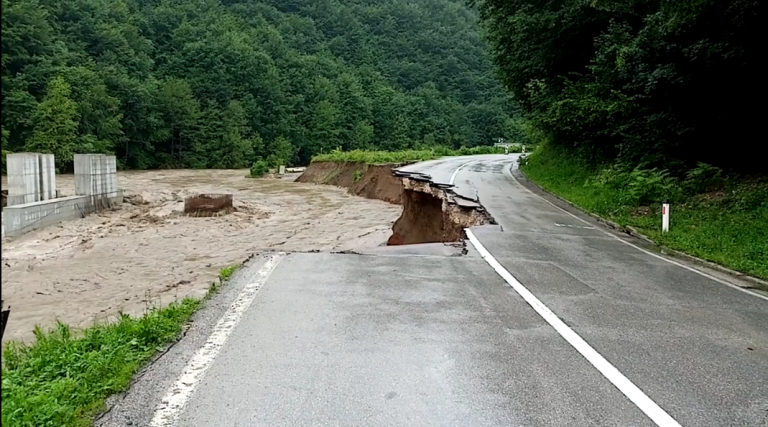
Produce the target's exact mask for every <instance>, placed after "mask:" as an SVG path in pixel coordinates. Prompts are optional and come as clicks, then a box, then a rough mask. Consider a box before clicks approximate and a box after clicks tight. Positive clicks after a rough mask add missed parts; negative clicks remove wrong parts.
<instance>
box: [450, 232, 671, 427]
mask: <svg viewBox="0 0 768 427" xmlns="http://www.w3.org/2000/svg"><path fill="white" fill-rule="evenodd" d="M465 231H466V233H467V237H468V238H469V241H470V242H472V245H473V246H474V247H475V249H477V252H478V253H480V256H481V257H483V259H484V260H485V262H487V263H488V265H490V266H491V268H493V269H494V270H495V271H496V273H497V274H498V275H499V276H501V278H502V279H504V281H506V282H507V283H508V284H509V286H511V287H512V289H514V290H515V292H517V293H518V294H519V295H520V296H521V297H523V299H524V300H525V301H526V302H527V303H528V304H529V305H530V306H531V307H533V309H534V310H535V311H536V313H538V314H539V316H541V317H542V318H543V319H544V320H545V321H546V322H547V323H549V324H550V326H552V327H553V328H554V329H555V330H556V331H557V332H558V333H559V334H560V336H561V337H563V338H564V339H565V340H566V341H567V342H568V344H570V345H571V346H573V348H575V349H576V351H578V352H579V353H580V354H581V355H582V356H584V358H585V359H587V361H588V362H589V363H591V364H592V366H594V367H595V368H596V369H597V370H598V371H600V373H601V374H603V376H604V377H605V378H606V379H608V381H610V382H611V384H613V385H614V386H615V387H616V388H617V389H619V391H621V392H622V393H624V395H625V396H627V398H628V399H629V400H631V401H632V403H634V404H635V406H637V407H638V408H639V409H640V410H641V411H643V412H644V413H645V415H647V416H648V418H650V419H651V420H653V422H654V423H656V425H658V426H663V427H680V424H679V423H678V422H677V421H675V419H674V418H672V417H671V416H670V415H669V414H668V413H666V412H665V411H664V410H663V409H661V407H660V406H659V405H657V404H656V402H654V401H653V400H651V398H650V397H648V396H647V395H646V394H645V393H643V391H642V390H640V388H638V387H637V386H636V385H635V384H633V383H632V381H630V380H629V379H628V378H627V377H625V376H624V374H622V373H621V372H619V370H618V369H616V368H615V367H614V366H613V365H611V363H610V362H608V361H607V360H606V359H605V358H604V357H603V356H602V355H601V354H600V353H598V352H597V351H596V350H595V349H594V348H592V346H590V345H589V344H588V343H587V342H586V341H584V339H583V338H581V336H579V335H578V334H577V333H576V332H575V331H574V330H573V329H571V328H569V327H568V325H566V324H565V323H564V322H563V321H562V320H560V318H559V317H557V315H556V314H555V313H553V312H552V311H551V310H550V309H549V308H548V307H547V306H546V305H544V303H542V302H541V301H540V300H539V299H538V298H536V296H534V295H533V293H531V291H529V290H528V289H527V288H526V287H525V286H523V284H522V283H520V282H519V281H518V280H517V279H515V277H514V276H512V274H510V273H509V271H507V270H506V269H505V268H504V267H503V266H502V265H501V264H499V262H498V261H496V258H494V257H493V255H491V253H490V252H488V250H487V249H485V247H484V246H483V244H482V243H480V241H479V240H478V239H477V237H476V236H475V235H474V233H472V231H471V230H470V229H468V228H467V229H465Z"/></svg>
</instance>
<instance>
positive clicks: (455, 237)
mask: <svg viewBox="0 0 768 427" xmlns="http://www.w3.org/2000/svg"><path fill="white" fill-rule="evenodd" d="M397 166H399V165H365V164H359V163H335V162H321V163H312V164H311V165H310V166H309V167H308V168H307V170H306V172H304V174H302V175H301V176H300V177H299V179H298V180H299V181H301V182H313V183H316V184H328V185H335V186H339V187H343V188H347V189H348V191H349V193H350V194H354V195H358V196H362V197H367V198H371V199H379V200H384V201H386V202H389V203H397V204H402V206H403V213H402V215H401V216H400V218H398V220H397V221H396V222H395V223H394V225H393V227H392V235H391V236H390V237H389V239H388V240H387V244H388V245H411V244H418V243H438V242H446V243H447V242H457V241H461V240H462V239H463V238H464V229H465V228H467V227H474V226H478V225H485V224H491V223H493V218H491V217H490V215H488V213H487V212H486V211H485V210H484V209H483V208H482V207H481V206H480V205H479V203H471V202H469V203H466V204H465V205H462V204H461V203H457V200H456V198H455V197H454V196H453V195H452V194H451V193H450V191H446V190H442V189H438V188H434V187H432V186H430V185H429V183H426V182H421V181H416V180H413V179H408V178H403V179H401V178H398V177H395V176H394V175H393V174H392V169H393V168H396V167H397Z"/></svg>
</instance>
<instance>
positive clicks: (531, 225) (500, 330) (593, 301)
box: [96, 155, 768, 427]
mask: <svg viewBox="0 0 768 427" xmlns="http://www.w3.org/2000/svg"><path fill="white" fill-rule="evenodd" d="M516 158H517V156H514V155H509V156H504V155H500V156H473V157H459V158H449V159H441V160H437V161H432V162H424V163H420V164H416V165H410V166H408V167H407V168H403V171H402V172H404V173H417V174H419V175H420V176H422V177H428V179H430V180H431V181H432V182H434V183H435V184H436V185H441V186H444V187H445V186H450V185H451V184H453V187H452V191H454V192H455V193H456V194H458V195H460V196H462V197H464V198H469V199H476V200H479V202H480V203H481V204H482V205H483V206H484V207H485V208H486V210H488V212H489V213H490V214H491V215H492V216H493V217H494V218H495V220H496V222H497V223H498V226H484V227H477V228H474V229H473V230H472V232H473V233H474V235H475V236H476V237H477V238H478V240H479V241H480V242H481V243H482V245H483V246H484V247H485V248H486V249H487V250H488V251H489V252H490V253H491V254H492V255H493V257H495V258H496V260H497V261H498V262H499V263H500V264H501V265H502V266H503V268H505V269H506V270H507V271H508V272H509V273H511V274H512V275H513V276H514V277H515V278H516V279H517V280H518V281H519V282H520V283H521V284H522V285H524V286H525V287H526V288H527V289H528V290H530V292H532V293H533V295H535V297H536V298H538V299H539V300H540V301H541V302H542V303H543V304H545V305H546V306H547V307H548V308H549V309H550V310H551V311H552V312H553V313H554V314H555V315H556V316H557V317H558V318H559V319H560V320H562V321H563V322H565V324H567V325H568V327H570V328H571V329H572V330H573V331H574V332H575V333H576V334H578V335H579V336H580V337H581V338H583V339H584V340H585V341H586V342H587V343H588V344H589V345H590V346H591V347H592V348H594V350H595V351H597V352H598V353H599V354H600V355H602V356H603V357H604V358H605V359H606V360H607V361H608V362H610V363H611V364H612V365H613V366H615V368H616V369H617V370H618V371H620V372H621V373H622V374H624V376H626V378H627V379H629V380H630V381H631V382H632V383H634V384H635V385H636V386H637V387H639V388H640V389H641V390H642V391H643V392H644V393H645V394H646V395H647V396H648V397H649V398H650V399H651V400H652V401H653V402H655V403H656V404H657V405H658V406H660V407H661V408H662V409H663V410H664V411H666V412H667V413H668V414H669V415H670V416H672V417H673V418H674V419H675V420H676V421H677V422H678V423H679V424H680V425H683V426H768V301H767V300H766V299H765V298H764V297H761V296H755V295H752V294H749V293H747V292H744V291H742V290H739V289H736V288H735V287H733V286H736V287H738V286H739V285H741V284H740V283H739V282H738V281H737V279H735V278H729V277H725V276H723V275H719V274H717V273H715V272H712V271H708V270H706V269H703V267H698V266H691V265H688V264H684V263H683V262H682V261H679V260H672V261H673V262H670V261H669V260H667V259H665V258H663V257H660V256H658V255H657V254H655V253H653V252H652V251H648V250H644V249H642V248H638V247H636V246H633V244H639V243H638V242H636V241H635V240H634V239H632V238H630V237H628V236H624V235H620V234H616V233H614V232H612V231H610V230H606V229H604V228H603V227H602V226H601V225H599V224H598V223H596V222H594V221H593V220H592V219H591V218H589V217H585V216H584V215H581V214H579V213H578V212H574V211H571V213H570V214H569V213H567V212H565V211H563V210H561V209H559V208H558V207H556V205H558V202H557V201H556V200H554V199H552V198H548V197H546V196H543V195H541V194H537V191H536V190H535V189H532V188H531V187H529V186H527V185H526V184H525V182H524V180H518V179H516V178H515V177H514V176H513V175H514V174H515V172H514V171H512V172H511V170H513V169H514V168H515V159H516ZM459 168H460V169H459ZM457 169H458V172H456V171H457ZM452 180H453V183H451V181H452ZM558 206H559V205H558ZM269 256H270V255H269V254H261V255H258V256H256V257H254V258H253V259H251V260H250V261H249V262H248V263H246V264H245V266H244V268H243V269H241V270H240V271H239V272H238V273H237V274H236V276H235V277H234V278H233V279H232V281H231V282H230V283H229V285H228V286H225V287H224V288H223V290H222V291H221V293H219V294H218V295H216V296H215V297H214V298H213V300H212V301H211V303H210V304H209V306H208V307H207V308H206V309H204V310H202V311H201V312H199V313H198V314H197V315H196V317H195V322H194V323H193V326H192V327H191V328H190V330H189V331H188V332H187V336H186V337H185V338H184V339H183V340H182V341H181V342H180V343H179V344H177V345H176V346H174V347H173V348H171V349H170V350H169V351H168V352H167V353H166V354H165V355H164V356H163V357H162V358H161V359H160V360H158V361H157V362H156V363H154V364H153V365H151V366H150V367H148V368H147V369H146V370H145V371H144V372H143V373H142V375H141V376H140V378H139V379H138V380H137V381H136V383H135V384H134V386H133V387H132V388H131V390H130V391H129V392H128V393H126V394H125V395H123V396H119V397H116V398H115V399H113V402H112V403H113V404H112V409H111V410H110V411H109V412H108V413H107V414H105V416H104V417H102V418H101V419H100V420H99V421H98V422H97V424H96V425H99V426H124V425H142V426H143V425H147V426H149V425H152V424H151V420H152V417H153V414H154V412H155V408H156V407H157V405H158V403H159V402H160V400H161V399H162V397H163V396H164V395H167V393H168V390H169V387H171V386H172V385H173V384H174V382H175V381H176V380H177V378H178V377H179V375H180V374H181V372H182V371H183V370H184V367H185V365H186V364H187V362H188V361H189V360H190V358H192V357H193V355H194V354H195V352H197V351H198V349H199V348H200V347H201V346H202V345H203V343H205V342H206V340H208V337H209V335H210V334H211V331H213V329H214V325H215V323H216V321H217V319H218V318H220V317H221V316H222V314H223V313H224V312H225V311H227V309H228V307H229V306H230V304H231V303H232V301H234V300H235V299H236V298H238V295H239V294H240V292H241V290H242V289H244V288H247V287H248V286H249V283H252V282H253V277H254V275H256V274H257V272H258V271H260V269H261V268H262V266H263V265H264V263H265V262H266V260H267V259H268V257H269ZM702 273H703V274H702ZM726 282H727V283H730V284H731V285H733V286H729V285H728V284H727V283H726ZM175 424H176V425H179V426H217V427H218V426H275V427H279V426H372V427H375V426H462V427H464V426H466V427H472V426H494V427H495V426H622V427H627V426H653V425H656V424H655V423H654V422H653V421H651V419H650V418H648V417H647V416H646V415H645V414H644V413H643V411H642V410H641V409H640V408H639V407H638V406H637V405H635V404H634V403H633V402H632V401H630V399H628V398H627V397H626V396H625V395H624V394H622V392H620V391H619V390H618V389H617V388H616V387H615V386H614V385H613V384H612V383H611V382H610V381H609V379H607V377H605V376H604V375H603V374H601V373H600V372H599V371H598V370H597V369H595V367H594V366H593V365H592V364H590V363H589V362H588V361H587V360H586V359H585V358H584V357H583V356H582V354H580V353H579V352H578V351H577V350H576V349H574V347H573V346H571V345H570V344H569V343H568V342H567V341H566V339H564V338H563V336H562V335H561V334H560V333H558V331H556V330H555V329H554V328H553V327H551V326H550V324H548V323H547V322H545V321H544V319H543V318H542V317H541V316H540V315H539V314H537V312H536V311H534V310H533V308H532V307H531V306H530V305H529V304H528V303H527V302H526V301H525V300H524V299H523V298H522V297H521V296H520V295H519V294H518V293H517V292H515V290H513V289H512V288H511V287H510V286H509V285H508V284H507V283H506V282H505V281H504V280H503V279H502V277H501V276H499V274H497V273H496V271H494V270H493V269H492V268H491V267H490V266H489V264H488V263H486V261H485V260H484V259H482V258H481V257H480V256H479V255H478V252H477V251H476V250H474V249H473V247H472V245H470V244H468V245H467V247H466V250H462V249H461V248H456V247H445V246H443V245H414V246H412V247H399V248H395V249H389V248H382V249H377V250H372V251H370V252H367V253H361V254H349V253H348V254H330V253H293V254H288V255H286V256H284V257H282V258H281V260H280V262H279V263H278V264H277V267H276V268H275V269H274V271H273V272H272V273H271V275H270V276H269V277H268V279H267V280H266V282H265V283H264V284H263V286H261V289H260V290H259V291H258V294H257V295H256V298H255V300H254V301H253V303H252V304H251V305H250V307H249V308H248V309H247V310H244V311H243V312H242V317H241V318H239V323H237V325H236V326H235V327H234V329H233V330H232V332H231V334H230V335H228V338H227V340H226V342H225V343H224V345H223V347H222V348H221V351H220V352H219V353H218V354H217V355H216V357H215V359H213V360H212V362H211V363H210V366H209V367H208V369H207V371H206V373H205V375H204V376H202V377H201V378H200V380H199V383H197V384H196V386H195V389H194V393H192V394H191V397H190V398H189V401H188V402H187V403H186V406H185V407H184V408H183V409H182V410H180V411H179V413H178V419H177V421H176V423H175ZM168 425H170V424H168Z"/></svg>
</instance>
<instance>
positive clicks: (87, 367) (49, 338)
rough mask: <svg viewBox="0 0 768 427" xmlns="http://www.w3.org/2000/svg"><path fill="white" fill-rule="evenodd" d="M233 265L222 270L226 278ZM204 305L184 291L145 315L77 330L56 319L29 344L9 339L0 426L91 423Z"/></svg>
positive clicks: (68, 426) (74, 426) (61, 426)
mask: <svg viewBox="0 0 768 427" xmlns="http://www.w3.org/2000/svg"><path fill="white" fill-rule="evenodd" d="M236 269H237V266H231V267H226V268H224V269H222V270H221V272H220V273H219V280H220V281H221V283H223V282H225V281H226V280H228V279H229V278H230V277H231V276H232V274H233V273H234V272H235V270H236ZM213 288H214V289H215V287H213ZM203 304H204V302H203V300H195V299H190V298H187V299H184V300H183V301H181V302H178V303H173V304H171V305H169V306H168V307H165V308H162V309H152V310H150V311H149V312H148V313H146V314H145V315H144V316H142V317H140V318H133V317H130V316H128V315H122V316H121V317H120V319H119V320H118V321H117V322H115V323H110V324H105V325H95V326H92V327H90V328H87V329H85V330H84V331H83V332H82V334H78V336H75V334H73V333H72V332H71V331H70V329H69V327H68V326H67V325H65V324H63V323H59V324H58V325H57V326H56V328H54V329H51V330H48V331H43V330H41V329H40V328H37V329H36V330H35V337H36V342H35V343H34V344H32V345H24V344H20V343H16V342H9V343H8V344H7V346H6V349H5V352H4V354H3V367H2V425H3V426H4V427H15V426H19V427H21V426H24V427H26V426H30V427H31V426H34V427H43V426H50V427H81V426H82V427H84V426H90V425H91V424H92V422H93V418H94V416H95V415H97V414H98V413H99V412H100V411H102V410H103V409H104V403H105V400H106V398H107V397H109V396H110V395H112V394H115V393H118V392H121V391H124V390H126V389H127V388H128V386H129V385H130V382H131V379H132V378H133V376H134V375H135V374H136V372H138V370H139V369H141V367H142V366H143V365H144V364H145V363H146V362H147V361H149V360H150V359H151V358H152V357H153V356H154V355H155V354H156V353H157V352H158V351H161V350H163V349H164V348H165V347H166V346H167V345H168V344H170V343H172V342H174V341H176V340H177V339H178V338H179V336H180V333H181V331H182V328H183V326H184V325H185V324H186V323H187V322H188V321H189V318H190V316H192V314H193V313H194V312H195V311H196V310H197V309H198V308H200V307H201V306H202V305H203ZM12 321H13V317H11V323H12Z"/></svg>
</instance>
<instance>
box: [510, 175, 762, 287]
mask: <svg viewBox="0 0 768 427" xmlns="http://www.w3.org/2000/svg"><path fill="white" fill-rule="evenodd" d="M507 175H509V177H510V178H511V179H512V181H514V182H515V183H516V184H517V185H519V186H520V187H521V188H522V189H523V190H525V191H527V192H529V193H531V194H533V195H534V196H536V197H538V198H540V199H541V200H543V201H545V202H547V203H549V204H550V205H552V206H553V207H555V208H557V209H558V210H561V211H563V212H565V213H567V214H568V215H570V216H572V217H574V218H576V219H578V220H579V221H581V222H583V223H584V224H587V225H592V224H590V223H589V221H587V220H585V219H584V218H579V217H578V216H576V215H574V214H572V213H571V212H568V211H567V210H565V209H563V208H561V207H560V206H557V205H556V204H554V203H552V202H550V201H549V200H547V199H546V198H545V197H543V196H542V195H540V194H536V193H534V192H533V191H531V190H529V189H528V188H527V187H526V186H524V185H523V184H521V183H519V182H518V181H517V178H515V177H514V176H513V175H512V171H511V170H509V169H507ZM595 229H596V230H599V231H600V232H602V233H604V234H607V235H609V236H611V237H613V238H614V239H616V240H618V241H619V242H621V243H624V244H625V245H629V246H631V247H633V248H635V249H637V250H638V251H640V252H643V253H645V254H648V255H650V256H652V257H654V258H658V259H660V260H663V261H666V262H668V263H670V264H673V265H676V266H678V267H681V268H684V269H686V270H688V271H692V272H694V273H696V274H698V275H700V276H704V277H706V278H707V279H711V280H714V281H715V282H717V283H720V284H723V285H726V286H728V287H731V288H733V289H736V290H738V291H741V292H744V293H745V294H748V295H752V296H753V297H757V298H760V299H763V300H766V301H768V296H765V295H760V294H758V293H755V292H752V291H750V290H749V289H744V288H742V287H740V286H736V285H734V284H733V283H728V282H727V281H725V280H723V279H720V278H718V277H715V276H713V275H711V274H707V273H705V272H703V271H700V270H697V269H695V268H693V267H689V266H687V265H685V264H681V263H679V262H677V261H675V260H671V259H669V258H666V257H663V256H661V255H659V254H655V253H653V252H651V251H649V250H646V249H643V248H641V247H640V246H637V245H635V244H634V243H632V242H627V241H626V240H624V239H621V238H620V237H618V236H616V235H615V234H613V233H611V232H609V231H608V230H604V229H602V228H600V227H596V228H595Z"/></svg>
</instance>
